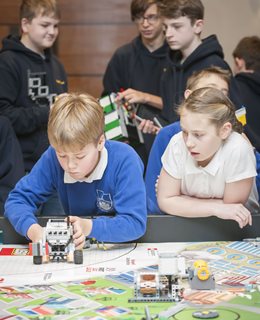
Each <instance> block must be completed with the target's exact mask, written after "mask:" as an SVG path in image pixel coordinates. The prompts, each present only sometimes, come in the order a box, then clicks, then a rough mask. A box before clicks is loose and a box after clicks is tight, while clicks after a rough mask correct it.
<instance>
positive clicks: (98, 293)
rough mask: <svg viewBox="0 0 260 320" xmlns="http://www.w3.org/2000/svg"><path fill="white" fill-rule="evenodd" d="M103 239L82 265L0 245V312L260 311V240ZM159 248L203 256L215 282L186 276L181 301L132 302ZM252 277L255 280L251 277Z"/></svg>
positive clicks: (248, 314)
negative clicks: (196, 283) (40, 260)
mask: <svg viewBox="0 0 260 320" xmlns="http://www.w3.org/2000/svg"><path fill="white" fill-rule="evenodd" d="M105 246H106V247H105V250H104V248H103V247H102V246H100V247H99V248H98V247H97V246H96V245H92V246H91V248H89V249H85V250H84V263H83V265H74V264H70V263H67V262H60V263H57V262H50V263H46V264H42V265H34V264H33V260H32V256H30V255H29V250H28V246H21V245H2V246H0V292H1V295H0V310H1V311H0V319H3V318H4V317H7V316H10V315H17V316H21V318H19V319H28V318H35V317H39V316H43V315H46V316H49V317H51V318H52V317H53V318H55V319H92V320H105V319H128V320H130V319H132V320H135V319H138V320H140V319H142V318H143V317H144V319H146V318H145V308H146V313H147V312H148V311H149V313H150V314H151V315H152V316H155V315H162V314H164V315H165V314H167V312H168V314H173V313H174V312H177V310H178V309H174V308H175V305H176V307H177V308H179V307H180V309H182V310H180V311H179V312H178V313H177V314H176V315H175V317H174V318H173V317H170V318H169V319H183V320H184V319H185V320H189V319H194V318H193V317H192V313H193V312H195V311H196V310H203V311H206V312H208V311H209V310H216V311H217V312H218V313H219V319H225V320H229V319H230V320H233V319H244V320H249V319H250V320H259V318H260V293H259V290H260V247H257V246H256V243H255V244H254V243H250V242H239V241H234V242H220V241H219V242H194V243H191V242H187V243H129V244H106V245H105ZM159 253H176V254H177V255H178V256H182V257H184V258H185V262H186V266H187V267H188V266H191V265H192V264H193V262H194V261H195V260H198V259H203V260H205V261H207V262H208V265H209V269H210V272H211V273H212V274H213V275H214V277H215V281H216V289H215V290H207V291H201V290H191V289H190V287H189V285H188V282H187V280H185V279H183V280H181V281H182V285H183V287H184V288H185V290H184V299H183V300H182V301H181V302H180V303H177V304H176V303H174V302H171V303H165V302H164V303H161V302H160V303H148V302H146V303H140V302H138V303H129V302H128V299H129V298H132V297H133V283H134V276H135V274H136V272H140V270H142V271H145V272H149V271H152V272H156V270H157V266H158V262H159ZM251 282H253V283H254V286H249V285H248V284H249V283H251ZM230 283H232V285H230ZM166 310H168V311H167V312H166ZM165 312H166V313H165ZM166 318H167V317H166ZM17 319H18V318H17ZM147 319H148V317H147ZM161 319H165V317H164V318H163V317H161Z"/></svg>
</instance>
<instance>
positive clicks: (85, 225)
mask: <svg viewBox="0 0 260 320" xmlns="http://www.w3.org/2000/svg"><path fill="white" fill-rule="evenodd" d="M69 219H70V222H71V223H72V226H73V242H74V244H75V246H76V249H83V247H84V244H85V239H86V237H87V236H88V235H89V234H90V232H91V230H92V220H91V219H83V218H80V217H76V216H70V217H69Z"/></svg>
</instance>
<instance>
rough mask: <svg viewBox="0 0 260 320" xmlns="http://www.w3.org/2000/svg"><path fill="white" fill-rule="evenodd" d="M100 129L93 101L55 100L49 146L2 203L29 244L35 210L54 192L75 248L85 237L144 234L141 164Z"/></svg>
mask: <svg viewBox="0 0 260 320" xmlns="http://www.w3.org/2000/svg"><path fill="white" fill-rule="evenodd" d="M103 129H104V115H103V109H102V108H101V106H100V105H99V104H98V102H97V100H96V99H95V98H93V97H91V96H89V95H87V94H73V93H72V94H63V95H61V96H59V97H58V99H56V101H55V103H54V105H53V106H52V108H51V111H50V117H49V122H48V137H49V141H50V145H51V146H50V147H49V148H48V149H47V151H46V152H45V153H44V154H43V155H42V157H41V158H40V160H39V161H38V162H37V163H36V165H35V166H34V168H33V169H32V171H31V172H30V174H28V175H27V176H25V177H24V178H22V179H21V180H20V181H19V182H18V184H17V185H16V187H15V189H14V190H13V191H12V192H11V193H10V195H9V198H8V200H7V202H6V206H5V216H6V217H7V218H8V219H9V220H10V222H11V223H12V225H13V226H14V228H15V229H16V231H17V232H19V233H20V234H22V235H24V236H27V237H28V238H29V239H30V240H31V241H33V242H36V241H39V240H40V239H41V237H42V227H41V226H40V225H39V224H38V223H37V218H36V217H35V212H36V211H37V208H38V207H39V205H40V204H41V203H43V202H45V201H46V200H47V199H48V198H49V197H50V196H51V195H52V193H53V192H55V191H56V190H57V192H58V194H59V197H60V201H61V203H62V205H63V208H64V211H65V213H66V214H67V215H70V221H71V222H72V224H73V227H74V243H75V245H76V247H78V248H81V247H82V246H83V245H84V241H85V237H90V238H95V239H97V240H98V241H105V242H125V241H131V240H135V239H137V238H139V237H141V236H142V235H143V234H144V232H145V229H146V216H147V212H146V200H145V199H146V195H145V186H144V182H143V165H142V162H141V160H140V158H139V157H138V155H137V154H136V152H135V151H134V150H133V149H132V148H131V147H130V146H128V145H127V144H124V143H121V142H116V141H105V137H104V133H103ZM112 213H115V216H114V217H112V218H111V217H110V216H111V214H112ZM93 215H96V216H97V218H95V219H91V216H93ZM76 216H89V218H87V219H85V218H80V217H76Z"/></svg>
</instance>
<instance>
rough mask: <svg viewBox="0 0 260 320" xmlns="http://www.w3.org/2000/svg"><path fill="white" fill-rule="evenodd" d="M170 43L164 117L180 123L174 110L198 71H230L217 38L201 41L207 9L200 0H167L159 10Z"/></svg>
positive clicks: (165, 78)
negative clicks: (205, 9)
mask: <svg viewBox="0 0 260 320" xmlns="http://www.w3.org/2000/svg"><path fill="white" fill-rule="evenodd" d="M159 11H160V14H161V16H162V19H163V26H164V31H165V37H166V41H167V42H168V44H169V47H170V48H171V50H170V52H169V65H168V68H167V70H166V72H165V73H164V75H163V77H162V82H161V86H162V98H163V110H162V117H163V119H164V120H165V121H166V122H167V123H172V122H174V121H176V120H178V118H179V117H178V115H177V114H176V113H175V111H174V109H175V108H176V106H177V105H179V104H180V103H181V102H182V100H183V94H184V91H185V88H186V83H187V79H188V78H189V77H190V76H191V75H192V73H193V72H194V71H199V70H202V69H205V68H208V67H211V66H218V67H221V68H223V69H228V70H229V69H230V68H229V66H228V64H227V63H226V62H225V61H224V54H223V50H222V47H221V45H220V44H219V42H218V40H217V38H216V36H215V35H211V36H209V37H207V38H205V39H201V32H202V29H203V23H204V22H203V19H204V6H203V4H202V2H201V1H200V0H163V1H162V4H161V5H160V6H159Z"/></svg>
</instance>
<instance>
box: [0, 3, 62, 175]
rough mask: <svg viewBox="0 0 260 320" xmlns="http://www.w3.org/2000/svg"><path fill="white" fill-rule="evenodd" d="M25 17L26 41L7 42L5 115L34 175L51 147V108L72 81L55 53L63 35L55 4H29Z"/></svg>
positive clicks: (0, 101) (0, 60) (2, 57)
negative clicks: (58, 36) (35, 169)
mask: <svg viewBox="0 0 260 320" xmlns="http://www.w3.org/2000/svg"><path fill="white" fill-rule="evenodd" d="M20 15H21V17H20V18H21V30H22V35H21V37H16V36H8V37H7V38H5V39H4V40H3V47H2V50H1V52H0V115H3V116H6V117H8V118H9V120H10V122H11V123H12V125H13V128H14V130H15V133H16V135H17V138H18V140H19V142H20V145H21V149H22V153H23V158H24V166H25V170H26V171H30V170H31V169H32V167H33V165H34V163H35V162H36V161H37V160H38V159H39V158H40V156H41V154H42V153H43V152H44V151H45V150H46V149H47V147H48V144H49V143H48V138H47V121H48V116H49V110H50V105H51V103H52V102H53V99H54V97H55V96H56V95H57V94H60V93H63V92H66V91H67V79H66V74H65V71H64V68H63V66H62V65H61V63H60V62H59V61H58V60H57V58H56V57H55V56H53V55H52V54H51V52H50V48H51V47H52V45H53V43H54V41H55V40H56V38H57V35H58V23H59V13H58V8H57V5H56V2H55V0H52V1H41V2H39V1H37V0H34V1H30V2H28V1H23V3H22V5H21V10H20Z"/></svg>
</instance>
